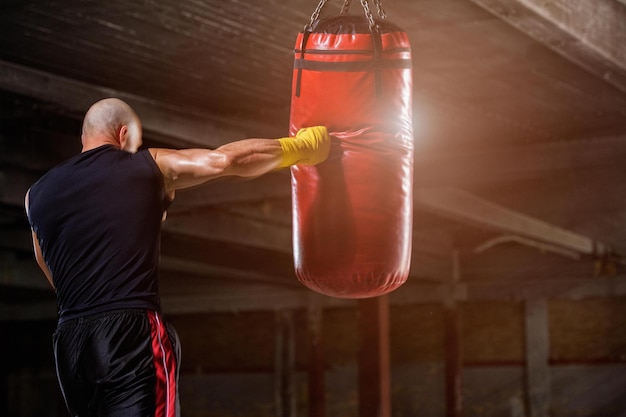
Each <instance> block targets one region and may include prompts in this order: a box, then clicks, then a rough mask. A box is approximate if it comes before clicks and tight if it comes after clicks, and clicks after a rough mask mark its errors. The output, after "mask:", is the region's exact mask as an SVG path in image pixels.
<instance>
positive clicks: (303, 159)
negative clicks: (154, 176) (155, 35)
mask: <svg viewBox="0 0 626 417" xmlns="http://www.w3.org/2000/svg"><path fill="white" fill-rule="evenodd" d="M329 149H330V137H329V136H328V132H327V131H326V128H325V127H321V126H316V127H312V128H307V129H301V130H300V131H299V132H298V134H297V135H296V136H295V137H293V138H281V139H244V140H239V141H235V142H231V143H228V144H226V145H223V146H220V147H219V148H217V149H215V150H209V149H183V150H172V149H158V148H151V149H150V153H151V154H152V157H153V158H154V160H155V161H156V163H157V165H158V166H159V169H160V170H161V172H162V173H163V178H164V180H165V189H166V191H167V192H168V193H170V194H173V192H174V191H175V190H179V189H182V188H188V187H192V186H194V185H198V184H202V183H204V182H206V181H209V180H212V179H216V178H219V177H223V176H227V175H236V176H240V177H256V176H259V175H263V174H266V173H268V172H270V171H273V170H275V169H277V168H280V167H286V166H290V165H292V164H299V163H302V164H317V163H319V162H322V161H324V160H325V159H326V158H327V156H328V152H329Z"/></svg>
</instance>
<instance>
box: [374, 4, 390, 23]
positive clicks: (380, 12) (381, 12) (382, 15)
mask: <svg viewBox="0 0 626 417" xmlns="http://www.w3.org/2000/svg"><path fill="white" fill-rule="evenodd" d="M374 4H375V5H376V10H377V11H378V16H380V18H381V19H383V20H384V19H386V18H387V13H385V10H384V9H383V4H382V1H381V0H374Z"/></svg>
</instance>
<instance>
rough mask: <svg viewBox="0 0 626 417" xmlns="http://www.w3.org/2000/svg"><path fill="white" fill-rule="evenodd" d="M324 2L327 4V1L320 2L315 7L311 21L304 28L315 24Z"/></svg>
mask: <svg viewBox="0 0 626 417" xmlns="http://www.w3.org/2000/svg"><path fill="white" fill-rule="evenodd" d="M326 2H328V0H320V2H319V4H318V5H317V7H316V8H315V10H314V11H313V14H312V15H311V21H310V22H309V24H308V25H307V26H306V27H311V26H313V22H315V21H316V20H317V19H318V18H319V17H320V13H321V12H322V9H323V8H324V6H325V5H326Z"/></svg>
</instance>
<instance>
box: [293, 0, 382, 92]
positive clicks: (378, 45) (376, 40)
mask: <svg viewBox="0 0 626 417" xmlns="http://www.w3.org/2000/svg"><path fill="white" fill-rule="evenodd" d="M360 1H361V6H362V7H363V11H364V12H365V17H366V18H367V21H368V23H369V30H370V32H371V34H372V43H373V48H374V71H375V72H374V77H375V84H376V96H377V97H380V96H381V95H382V93H383V92H382V76H381V62H382V59H381V57H382V51H383V44H382V38H381V34H380V26H379V25H378V23H376V20H374V16H373V15H372V12H371V11H370V8H369V3H368V0H360ZM327 2H328V0H320V2H319V4H318V5H317V7H316V8H315V10H314V11H313V14H312V15H311V20H310V21H309V23H307V24H306V26H305V27H304V30H303V32H302V43H301V45H300V60H301V61H303V60H304V52H305V49H306V42H307V40H308V39H309V35H310V34H311V32H313V30H314V28H315V26H316V24H317V22H318V20H319V16H320V13H321V12H322V9H323V8H324V6H326V3H327ZM351 3H352V0H344V2H343V6H341V11H340V12H339V14H340V15H345V14H347V13H348V11H349V10H350V4H351ZM374 4H375V5H376V9H377V11H378V16H379V17H380V19H382V20H384V19H385V18H386V17H387V14H386V13H385V11H384V10H383V7H382V4H381V0H374ZM301 82H302V68H301V67H299V68H298V72H297V78H296V91H295V95H296V97H300V84H301Z"/></svg>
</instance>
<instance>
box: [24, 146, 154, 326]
mask: <svg viewBox="0 0 626 417" xmlns="http://www.w3.org/2000/svg"><path fill="white" fill-rule="evenodd" d="M164 201H165V200H164V189H163V179H162V176H161V174H160V171H159V169H158V167H157V165H156V164H155V162H154V160H153V159H152V157H151V156H150V153H149V152H148V151H141V152H138V153H136V154H131V153H128V152H124V151H121V150H118V149H116V148H115V147H113V146H108V145H105V146H101V147H98V148H96V149H92V150H90V151H87V152H83V153H81V154H79V155H77V156H75V157H74V158H71V159H70V160H68V161H66V162H65V163H63V164H61V165H59V166H57V167H55V168H54V169H52V170H51V171H50V172H48V173H47V174H46V175H45V176H44V177H42V178H41V179H40V180H39V181H38V182H37V183H36V184H35V185H33V187H32V188H31V190H30V192H29V203H30V204H29V221H30V222H31V226H32V227H33V230H34V231H35V233H36V234H37V237H38V240H39V243H40V246H41V248H42V251H43V255H44V259H45V260H46V263H47V264H48V267H49V269H50V271H51V272H52V276H53V277H54V284H55V288H56V291H57V297H58V304H59V315H60V318H61V319H62V320H66V319H69V318H73V317H78V316H83V315H86V314H93V313H99V312H103V311H108V310H112V309H120V308H148V309H158V308H159V306H158V304H159V299H158V294H157V291H158V289H157V282H156V279H157V263H158V248H159V232H160V224H161V219H162V215H163V211H164V209H165V207H164Z"/></svg>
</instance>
